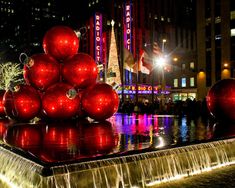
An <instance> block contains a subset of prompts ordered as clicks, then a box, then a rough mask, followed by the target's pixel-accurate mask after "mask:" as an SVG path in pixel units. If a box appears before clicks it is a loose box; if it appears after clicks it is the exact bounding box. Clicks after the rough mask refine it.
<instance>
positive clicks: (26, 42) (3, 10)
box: [0, 0, 77, 61]
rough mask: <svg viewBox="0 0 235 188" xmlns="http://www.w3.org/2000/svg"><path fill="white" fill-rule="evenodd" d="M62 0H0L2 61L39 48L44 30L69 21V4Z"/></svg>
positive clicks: (37, 50) (37, 51) (29, 53)
mask: <svg viewBox="0 0 235 188" xmlns="http://www.w3.org/2000/svg"><path fill="white" fill-rule="evenodd" d="M66 3H68V2H66V1H55V0H45V1H40V0H34V1H27V0H17V1H14V0H1V1H0V50H1V56H0V58H1V59H2V61H4V60H18V57H19V54H20V53H22V52H25V53H27V54H28V55H31V54H33V53H39V52H42V51H43V49H42V40H43V36H44V34H45V32H46V31H47V30H48V29H49V28H51V27H52V26H54V25H58V24H60V25H61V24H65V25H71V26H74V25H75V24H77V23H76V22H74V25H73V24H72V23H73V22H72V20H73V17H72V15H71V14H72V13H73V11H72V8H71V7H73V6H67V4H66Z"/></svg>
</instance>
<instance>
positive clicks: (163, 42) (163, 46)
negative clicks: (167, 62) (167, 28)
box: [162, 39, 166, 53]
mask: <svg viewBox="0 0 235 188" xmlns="http://www.w3.org/2000/svg"><path fill="white" fill-rule="evenodd" d="M165 43H166V39H162V53H164V51H165Z"/></svg>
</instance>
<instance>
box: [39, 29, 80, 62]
mask: <svg viewBox="0 0 235 188" xmlns="http://www.w3.org/2000/svg"><path fill="white" fill-rule="evenodd" d="M78 48H79V39H78V37H77V35H76V33H75V32H74V31H73V30H72V29H71V28H70V27H67V26H55V27H52V28H51V29H49V30H48V31H47V32H46V34H45V36H44V38H43V49H44V52H45V53H46V54H50V55H51V56H53V57H54V58H56V59H57V60H64V59H66V58H68V57H69V56H72V55H74V54H76V53H77V51H78Z"/></svg>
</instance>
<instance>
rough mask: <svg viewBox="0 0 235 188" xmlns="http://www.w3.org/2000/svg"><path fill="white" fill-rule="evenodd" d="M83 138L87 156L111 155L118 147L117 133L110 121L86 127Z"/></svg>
mask: <svg viewBox="0 0 235 188" xmlns="http://www.w3.org/2000/svg"><path fill="white" fill-rule="evenodd" d="M83 136H84V138H83V147H84V149H85V151H86V152H87V154H105V153H109V152H112V150H113V149H114V147H115V146H116V145H117V141H116V137H115V132H114V130H113V129H112V125H111V123H110V122H108V121H103V122H96V123H91V124H88V125H86V126H84V130H83Z"/></svg>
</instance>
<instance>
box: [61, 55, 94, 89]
mask: <svg viewBox="0 0 235 188" xmlns="http://www.w3.org/2000/svg"><path fill="white" fill-rule="evenodd" d="M61 72H62V76H63V79H64V80H65V81H66V82H68V83H70V84H71V85H73V86H74V87H76V88H79V89H83V88H87V87H88V86H90V85H92V84H94V83H95V82H96V78H97V75H98V69H97V65H96V63H95V61H94V59H93V58H92V57H91V56H89V55H88V54H84V53H78V54H76V55H74V56H73V57H72V58H69V59H68V60H66V61H64V65H63V66H62V70H61Z"/></svg>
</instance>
